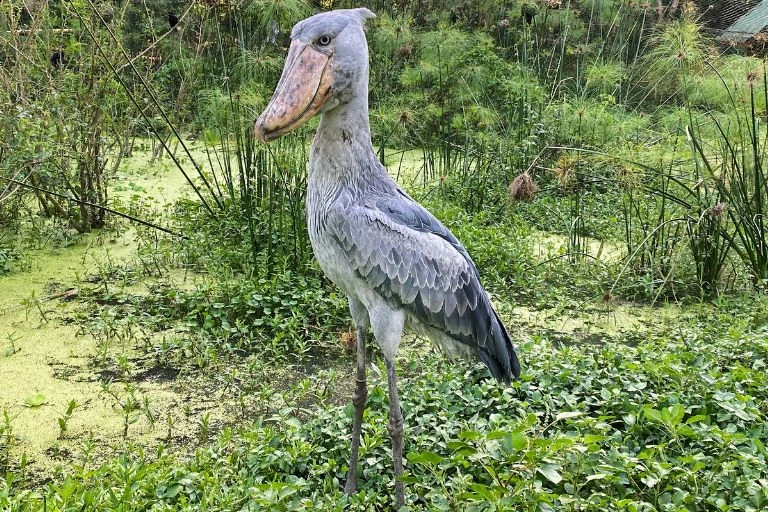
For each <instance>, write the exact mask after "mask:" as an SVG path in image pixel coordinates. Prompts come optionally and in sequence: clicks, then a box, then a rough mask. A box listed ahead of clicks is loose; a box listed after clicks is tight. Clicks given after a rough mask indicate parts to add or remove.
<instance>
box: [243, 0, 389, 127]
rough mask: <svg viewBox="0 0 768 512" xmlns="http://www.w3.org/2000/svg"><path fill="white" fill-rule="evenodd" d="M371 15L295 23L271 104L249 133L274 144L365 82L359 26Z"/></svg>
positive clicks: (334, 15)
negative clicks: (276, 140)
mask: <svg viewBox="0 0 768 512" xmlns="http://www.w3.org/2000/svg"><path fill="white" fill-rule="evenodd" d="M373 17H375V15H374V14H373V13H372V12H371V11H369V10H368V9H365V8H359V9H340V10H336V11H330V12H325V13H321V14H316V15H314V16H312V17H311V18H307V19H305V20H303V21H300V22H299V23H297V24H296V25H295V26H294V27H293V31H292V32H291V46H290V49H289V50H288V56H287V57H286V59H285V67H284V68H283V74H282V76H281V77H280V81H279V82H278V84H277V88H276V89H275V94H274V95H273V96H272V100H271V101H270V102H269V104H268V105H267V108H265V109H264V112H262V114H261V115H260V116H259V118H258V119H256V123H255V126H254V134H255V135H256V137H257V138H258V139H259V140H261V141H263V142H269V141H271V140H275V139H277V138H278V137H280V136H281V135H283V134H285V133H288V132H290V131H292V130H295V129H296V128H298V127H299V126H301V125H302V124H304V122H306V121H307V120H308V119H310V118H311V117H312V116H314V115H315V114H317V113H318V112H327V111H329V110H331V109H333V108H336V107H337V106H339V105H342V104H344V103H347V102H349V101H350V100H351V99H352V98H354V97H355V96H356V95H357V94H358V93H360V92H362V93H364V94H367V90H361V88H362V87H365V86H367V83H368V44H367V42H366V40H365V33H364V31H363V25H364V24H365V21H366V20H367V19H370V18H373Z"/></svg>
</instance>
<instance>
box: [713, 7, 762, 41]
mask: <svg viewBox="0 0 768 512" xmlns="http://www.w3.org/2000/svg"><path fill="white" fill-rule="evenodd" d="M766 26H768V0H763V1H762V2H760V3H759V4H757V5H756V6H754V7H753V8H752V10H751V11H749V12H748V13H747V14H745V15H744V16H742V17H741V18H739V19H738V20H736V23H734V24H733V25H731V26H730V27H728V28H727V29H725V32H723V33H722V34H720V36H719V37H718V39H720V40H721V41H736V42H737V43H743V42H744V41H746V40H747V39H749V38H750V37H753V36H754V35H755V34H757V33H758V32H760V31H761V30H763V29H764V28H765V27H766Z"/></svg>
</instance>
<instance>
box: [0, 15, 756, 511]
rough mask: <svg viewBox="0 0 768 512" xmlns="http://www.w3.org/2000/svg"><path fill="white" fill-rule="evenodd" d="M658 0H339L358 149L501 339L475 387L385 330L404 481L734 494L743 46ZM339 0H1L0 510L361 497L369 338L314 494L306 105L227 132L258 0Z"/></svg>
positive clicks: (286, 24) (750, 58)
mask: <svg viewBox="0 0 768 512" xmlns="http://www.w3.org/2000/svg"><path fill="white" fill-rule="evenodd" d="M661 4H663V5H667V4H670V6H671V4H672V2H666V1H664V2H661ZM674 4H675V5H678V4H679V9H677V10H672V9H671V8H670V9H669V10H667V11H664V12H662V13H659V12H658V11H657V9H656V7H657V5H656V3H655V2H654V3H653V5H651V4H650V3H647V4H643V3H640V2H632V1H624V0H563V1H559V0H532V1H526V2H520V1H509V2H485V1H481V2H464V1H458V0H449V1H439V2H438V1H431V0H428V1H410V2H379V1H372V2H368V3H367V6H368V7H370V8H371V9H372V10H374V11H375V12H376V13H377V16H378V17H377V19H376V20H375V22H373V23H372V24H371V26H370V29H369V32H368V38H369V44H370V50H371V73H372V76H371V98H370V104H371V121H372V131H373V142H374V144H375V146H376V147H377V148H378V151H379V156H380V158H381V159H382V160H383V161H384V162H385V163H386V164H387V165H388V166H389V168H390V170H391V172H392V174H393V176H397V178H398V180H399V181H400V182H401V183H402V184H403V185H404V186H405V187H406V188H407V189H408V192H409V193H410V194H412V195H413V196H414V197H416V198H417V199H418V200H419V201H421V202H422V203H423V204H425V205H426V206H427V207H428V208H429V209H430V210H431V211H432V212H433V213H435V215H436V216H437V217H438V218H440V219H441V220H442V221H443V222H444V223H445V224H446V225H447V226H448V227H449V228H450V229H451V230H452V231H453V232H454V234H455V235H456V236H457V237H458V238H459V239H460V240H461V241H462V243H463V244H464V245H465V246H466V247H467V249H468V251H469V252H470V254H471V255H472V257H473V259H474V261H475V263H476V264H477V266H478V268H479V269H480V272H481V275H482V276H483V280H484V283H485V285H486V287H487V289H488V290H489V292H490V293H491V295H492V298H493V301H494V303H495V304H496V305H497V308H498V310H499V312H500V314H501V316H502V317H503V319H504V320H505V323H506V324H507V325H508V326H509V330H510V333H511V334H512V336H513V338H514V339H515V342H516V344H517V345H519V349H520V350H519V351H520V354H521V359H522V361H523V376H522V378H521V379H520V380H519V381H516V382H514V383H512V384H510V385H509V386H503V385H500V384H499V383H497V382H495V381H493V380H491V379H490V378H489V375H488V373H487V372H486V371H485V370H483V369H482V368H481V367H479V366H468V365H466V364H463V363H456V364H449V363H447V362H445V360H444V359H443V358H442V357H441V356H440V355H438V354H436V353H435V352H434V351H433V350H432V349H431V348H430V346H429V345H428V344H427V343H425V342H421V341H420V340H417V339H414V338H409V339H407V340H406V342H405V345H406V347H405V348H404V350H403V355H402V357H401V359H400V360H399V361H398V364H399V366H400V367H401V368H400V369H399V371H400V372H401V373H402V375H403V376H404V377H403V384H402V385H401V390H402V397H401V399H402V402H403V411H404V416H405V428H406V432H407V435H406V438H405V439H406V445H405V452H406V455H407V463H406V475H405V477H404V478H405V482H406V493H407V500H406V501H407V505H408V507H409V509H411V510H478V511H480V510H542V511H547V510H595V511H597V510H600V511H602V510H631V511H641V510H642V511H650V510H659V511H661V510H664V511H683V510H722V511H725V510H739V511H752V510H763V509H765V508H766V504H767V503H768V484H767V483H766V482H768V470H767V469H766V468H767V467H768V465H767V464H766V449H765V445H766V444H768V430H767V429H766V414H768V411H767V410H766V407H765V405H764V404H765V403H766V401H767V400H768V381H766V377H765V370H766V364H768V344H767V343H768V342H767V341H766V339H768V300H767V299H766V296H765V293H766V291H768V234H767V233H768V231H767V230H766V226H765V210H766V209H768V179H767V177H766V168H767V166H766V148H765V144H766V140H768V130H767V129H766V125H765V118H766V105H768V77H767V76H766V71H765V52H764V49H763V51H762V52H761V51H757V50H756V47H755V44H757V43H759V42H760V40H762V39H760V40H757V39H756V41H755V42H754V44H753V45H752V51H751V54H750V55H747V54H745V53H746V52H745V51H744V50H743V49H740V48H730V47H724V46H721V45H719V44H718V43H717V41H716V40H714V39H713V38H711V37H710V35H709V33H708V32H707V31H706V30H705V27H704V26H703V23H704V22H705V21H706V20H709V19H711V17H712V16H714V15H715V14H714V13H715V11H717V9H715V8H713V9H709V10H707V11H705V12H702V11H699V10H697V5H696V3H694V2H690V1H684V2H674ZM753 4H754V2H751V3H750V2H746V3H745V6H748V5H753ZM352 6H357V4H354V5H353V3H352V2H348V1H346V0H328V1H326V0H321V1H307V0H244V1H233V2H224V1H218V0H216V1H205V2H191V3H190V2H179V1H175V0H160V1H157V2H146V1H138V2H127V1H126V2H107V1H98V2H96V1H92V0H72V1H70V0H66V1H63V2H6V3H1V2H0V43H2V44H0V62H2V66H0V509H2V510H9V511H12V512H16V511H33V510H34V511H37V510H55V511H75V510H77V511H83V510H92V511H104V510H121V511H128V510H158V511H160V510H168V511H171V510H211V511H231V510H262V509H267V510H384V509H388V508H389V507H391V506H392V499H391V495H392V489H393V488H394V482H393V481H392V477H391V471H390V453H389V441H388V434H387V430H386V418H385V415H386V411H387V404H386V401H387V398H386V392H385V390H384V388H383V384H384V382H383V380H382V373H383V370H382V368H383V364H381V362H380V355H379V354H378V352H377V349H375V348H374V349H373V361H374V362H373V363H372V371H371V372H369V374H370V375H372V380H373V382H372V386H371V387H372V389H371V390H370V393H369V398H368V400H369V403H368V409H367V411H366V417H365V422H364V426H363V440H362V445H361V458H360V460H361V463H360V466H359V467H360V471H361V473H362V474H361V475H360V478H359V481H360V484H361V492H360V493H359V494H358V495H355V496H346V495H344V494H343V493H342V487H343V482H344V478H345V473H346V464H347V462H348V460H347V459H348V455H349V454H348V449H349V447H348V438H349V436H350V435H351V422H352V408H351V406H350V405H349V399H350V397H351V390H352V387H353V385H354V380H353V376H352V371H351V370H352V366H353V361H352V358H351V356H350V352H349V348H350V346H353V345H354V343H351V344H350V340H351V339H352V338H353V336H352V333H351V324H350V319H349V313H348V311H347V305H346V298H345V297H344V296H343V295H342V294H341V293H340V292H339V291H338V290H336V289H335V288H333V286H332V285H331V284H330V283H329V282H328V281H327V280H326V279H325V278H324V276H323V275H322V273H321V272H320V270H319V268H318V267H317V265H316V263H315V262H314V260H313V258H312V253H311V247H310V245H309V240H308V236H307V234H306V225H305V219H304V194H305V185H306V171H305V169H306V160H307V157H308V144H309V140H310V135H311V133H312V130H313V127H314V126H315V125H314V124H313V123H310V126H309V127H308V128H307V129H303V130H300V131H299V132H297V133H295V134H292V135H290V136H287V137H284V138H283V139H281V140H280V141H278V142H276V143H274V144H271V145H269V146H264V145H260V144H257V143H256V142H255V141H254V139H253V138H252V136H251V133H250V131H251V123H252V121H253V119H254V117H255V116H256V114H257V113H258V112H259V111H260V110H261V109H262V108H263V106H264V105H265V103H266V102H267V101H268V98H269V97H270V95H271V92H272V89H273V87H274V85H275V83H276V82H277V80H278V78H279V74H280V71H281V68H282V63H283V58H284V54H285V47H286V44H287V41H288V37H289V32H290V27H291V26H292V25H293V24H294V23H295V22H296V21H298V20H300V19H302V18H304V17H306V16H307V15H309V14H311V13H313V12H316V11H318V10H320V9H328V8H344V7H352ZM746 8H747V7H745V9H746ZM717 12H719V11H717ZM761 38H762V36H761ZM105 207H106V208H108V210H105ZM110 210H113V211H116V212H119V213H120V214H121V215H118V214H117V213H109V212H110ZM137 220H142V221H144V223H138V222H136V221H137ZM153 225H154V226H153ZM158 227H159V228H162V229H156V228H158Z"/></svg>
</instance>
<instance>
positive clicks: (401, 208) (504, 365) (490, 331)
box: [327, 189, 520, 380]
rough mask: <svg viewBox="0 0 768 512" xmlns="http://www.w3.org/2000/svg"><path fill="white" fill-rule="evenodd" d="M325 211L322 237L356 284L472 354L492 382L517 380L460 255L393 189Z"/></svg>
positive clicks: (512, 358)
mask: <svg viewBox="0 0 768 512" xmlns="http://www.w3.org/2000/svg"><path fill="white" fill-rule="evenodd" d="M344 203H345V204H344V205H339V206H337V207H334V208H332V210H331V212H330V216H329V218H328V224H327V226H328V229H329V230H330V231H331V233H332V234H333V235H334V237H335V239H336V241H337V242H338V244H339V246H340V247H341V248H342V249H343V250H344V253H345V254H346V256H347V259H348V263H349V265H350V266H351V267H352V268H353V269H354V270H355V272H356V273H357V275H358V276H360V277H361V278H362V279H364V280H365V281H366V282H367V283H368V284H369V285H370V286H371V287H372V288H374V289H375V290H376V291H378V293H380V294H381V295H382V296H383V297H384V298H385V299H386V300H387V301H389V302H390V303H391V304H393V305H396V306H398V307H402V308H404V309H406V310H407V311H408V312H409V313H410V314H412V315H413V316H415V317H416V318H418V319H419V321H420V322H422V323H424V324H426V325H429V326H431V327H433V328H436V329H438V330H440V331H442V332H444V333H446V334H448V335H449V336H450V337H451V338H453V339H455V340H457V341H459V342H461V343H464V344H466V345H468V346H470V347H471V348H473V349H475V350H477V352H478V354H479V355H480V358H481V360H482V361H483V362H484V363H485V364H486V365H487V366H488V367H489V368H490V370H491V372H492V373H493V374H494V376H496V377H497V378H501V379H505V380H508V379H509V378H510V377H511V376H512V375H514V376H515V377H517V376H518V375H519V371H520V369H519V362H518V361H517V356H516V355H515V352H514V347H513V346H512V343H511V341H510V339H509V336H508V335H507V333H506V331H505V329H504V326H503V325H502V323H501V321H500V319H499V318H498V315H497V314H496V312H495V311H494V310H493V307H492V306H491V304H490V302H489V300H488V297H487V295H486V293H485V290H484V289H483V287H482V285H481V284H480V280H479V276H478V272H477V269H476V268H475V265H474V263H473V262H472V259H471V258H470V257H469V255H468V254H467V252H466V250H465V249H464V248H463V247H462V246H461V244H460V243H459V242H458V240H456V238H455V237H454V236H453V234H451V232H450V231H449V230H448V229H447V228H446V227H445V226H444V225H443V224H442V223H440V221H438V220H437V219H436V218H435V217H434V216H433V215H432V214H431V213H429V212H428V211H427V210H426V209H425V208H423V207H422V206H421V205H419V204H418V203H416V202H415V201H414V200H413V199H411V198H410V197H409V196H408V195H407V194H405V193H404V192H402V191H400V190H399V189H397V194H396V195H393V194H388V195H387V196H381V197H375V198H371V199H370V200H368V201H366V202H364V203H363V204H354V203H352V202H344Z"/></svg>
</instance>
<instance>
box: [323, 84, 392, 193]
mask: <svg viewBox="0 0 768 512" xmlns="http://www.w3.org/2000/svg"><path fill="white" fill-rule="evenodd" d="M367 82H368V81H367V80H361V81H360V82H358V90H357V91H355V92H354V93H353V94H352V95H351V100H350V101H349V102H347V103H344V104H342V105H339V106H337V107H335V108H333V109H331V110H329V111H328V112H325V113H323V115H322V118H321V120H320V126H319V127H318V129H317V133H316V134H315V139H314V141H313V142H312V150H311V152H310V159H309V179H310V183H309V185H310V187H312V186H313V185H314V186H318V187H322V188H326V189H327V188H336V189H337V188H338V187H346V188H349V189H350V191H351V192H353V193H355V192H357V191H359V192H363V191H364V190H365V189H366V188H367V187H366V183H367V182H368V181H370V179H371V178H372V177H373V176H374V175H378V174H381V172H383V173H384V174H385V175H386V171H384V170H383V167H382V166H381V165H380V164H379V162H378V160H377V159H376V154H375V153H374V151H373V145H372V144H371V129H370V123H369V120H368V84H367Z"/></svg>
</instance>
